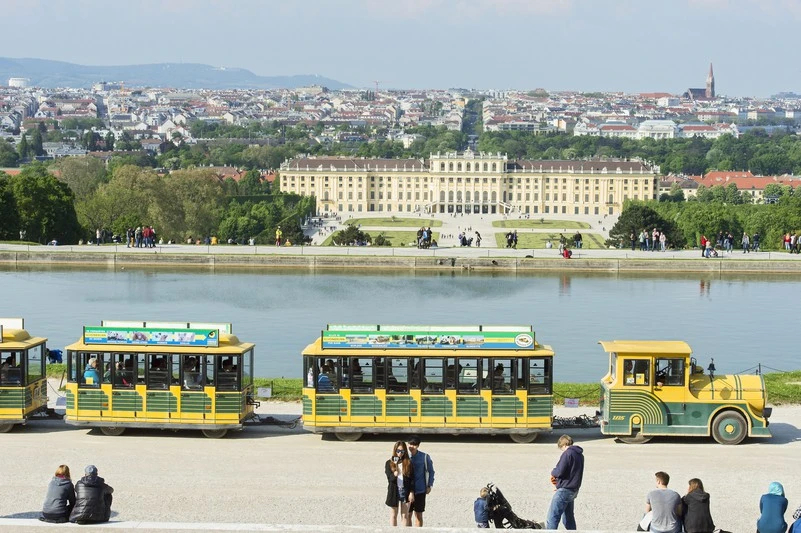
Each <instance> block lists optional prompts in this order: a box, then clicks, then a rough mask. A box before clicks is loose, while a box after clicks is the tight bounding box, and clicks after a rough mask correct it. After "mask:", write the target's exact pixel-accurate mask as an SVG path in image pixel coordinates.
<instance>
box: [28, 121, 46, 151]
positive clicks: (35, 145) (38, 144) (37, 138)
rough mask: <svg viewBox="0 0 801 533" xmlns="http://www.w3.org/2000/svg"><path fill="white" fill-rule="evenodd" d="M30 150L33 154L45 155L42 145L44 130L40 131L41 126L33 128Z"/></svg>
mask: <svg viewBox="0 0 801 533" xmlns="http://www.w3.org/2000/svg"><path fill="white" fill-rule="evenodd" d="M40 124H41V122H40ZM30 151H31V153H32V154H33V155H45V151H44V148H43V147H42V132H41V131H39V128H36V129H35V130H33V133H32V134H31V145H30Z"/></svg>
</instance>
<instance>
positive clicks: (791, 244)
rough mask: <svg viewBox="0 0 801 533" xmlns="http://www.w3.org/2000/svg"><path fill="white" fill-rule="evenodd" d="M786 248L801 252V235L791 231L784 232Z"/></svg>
mask: <svg viewBox="0 0 801 533" xmlns="http://www.w3.org/2000/svg"><path fill="white" fill-rule="evenodd" d="M784 249H785V250H787V251H788V252H789V253H791V254H793V253H795V254H801V235H798V234H797V233H796V232H792V233H790V232H789V231H788V232H787V233H785V234H784Z"/></svg>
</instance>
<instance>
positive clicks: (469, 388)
mask: <svg viewBox="0 0 801 533" xmlns="http://www.w3.org/2000/svg"><path fill="white" fill-rule="evenodd" d="M456 368H457V369H458V372H459V373H458V381H457V383H456V388H457V390H458V393H459V394H478V359H461V358H460V359H459V363H458V366H457V367H456Z"/></svg>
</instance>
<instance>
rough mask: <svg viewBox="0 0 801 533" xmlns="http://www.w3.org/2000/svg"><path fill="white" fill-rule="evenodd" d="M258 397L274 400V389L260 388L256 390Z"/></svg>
mask: <svg viewBox="0 0 801 533" xmlns="http://www.w3.org/2000/svg"><path fill="white" fill-rule="evenodd" d="M256 396H258V397H259V398H272V397H273V388H272V387H259V388H258V389H256Z"/></svg>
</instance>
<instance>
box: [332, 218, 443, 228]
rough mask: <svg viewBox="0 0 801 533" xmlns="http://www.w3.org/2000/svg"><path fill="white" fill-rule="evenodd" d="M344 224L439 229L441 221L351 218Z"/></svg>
mask: <svg viewBox="0 0 801 533" xmlns="http://www.w3.org/2000/svg"><path fill="white" fill-rule="evenodd" d="M345 224H346V225H347V224H353V225H354V226H358V225H359V224H361V225H362V226H379V227H387V226H398V227H403V228H419V227H422V226H426V227H431V228H434V227H439V226H441V225H442V221H441V220H433V219H428V218H398V217H390V218H351V219H350V220H347V221H346V222H345Z"/></svg>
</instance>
